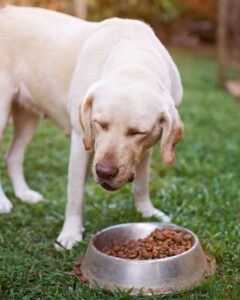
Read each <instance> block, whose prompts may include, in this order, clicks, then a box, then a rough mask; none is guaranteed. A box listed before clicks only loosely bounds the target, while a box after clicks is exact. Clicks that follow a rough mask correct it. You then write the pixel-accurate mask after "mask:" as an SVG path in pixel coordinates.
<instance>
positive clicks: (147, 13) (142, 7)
mask: <svg viewBox="0 0 240 300" xmlns="http://www.w3.org/2000/svg"><path fill="white" fill-rule="evenodd" d="M87 3H88V7H89V18H90V19H93V20H102V19H105V18H109V17H112V16H116V17H123V18H126V17H127V18H134V19H143V20H145V21H147V22H149V23H150V24H152V25H154V24H158V23H170V22H173V21H175V20H176V19H177V18H178V17H179V16H180V14H181V13H182V11H183V10H184V9H185V4H184V2H183V1H179V0H160V1H159V0H149V1H146V0H123V1H118V0H87Z"/></svg>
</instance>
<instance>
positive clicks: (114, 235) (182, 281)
mask: <svg viewBox="0 0 240 300" xmlns="http://www.w3.org/2000/svg"><path fill="white" fill-rule="evenodd" d="M156 228H160V229H163V228H172V229H181V230H183V231H185V232H187V233H190V234H191V235H192V236H193V238H194V244H193V247H192V248H191V249H189V250H188V251H186V252H184V253H181V254H179V255H176V256H172V257H167V258H162V259H150V260H130V259H123V258H117V257H113V256H109V255H106V254H104V253H102V252H101V251H99V250H101V249H103V248H104V247H110V246H112V243H113V242H114V241H123V240H124V241H125V240H129V239H139V238H145V237H146V236H147V235H149V234H150V233H151V232H152V231H153V230H154V229H156ZM214 271H215V263H214V261H213V260H212V259H211V258H210V257H209V256H207V255H206V254H204V252H203V250H202V247H201V245H200V242H199V240H198V238H197V236H196V235H195V234H194V233H193V232H191V231H190V230H188V229H185V228H183V227H180V226H176V225H173V224H163V223H128V224H122V225H116V226H112V227H108V228H106V229H104V230H102V231H100V232H98V233H97V234H96V235H95V236H94V237H93V238H92V239H91V241H90V243H89V245H88V249H87V252H86V254H85V256H84V258H83V260H82V263H81V272H82V274H83V276H84V277H85V278H87V280H88V281H89V284H90V286H92V287H94V286H95V285H98V286H100V287H102V288H104V289H107V290H113V289H116V288H119V289H122V290H128V289H132V294H138V293H139V292H140V291H141V292H142V293H144V294H146V295H147V294H152V293H155V294H165V293H174V292H179V291H181V290H187V289H190V288H192V287H193V286H195V285H197V284H198V283H200V282H201V281H202V280H203V279H204V278H205V277H207V276H209V275H211V274H213V273H214Z"/></svg>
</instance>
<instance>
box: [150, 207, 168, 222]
mask: <svg viewBox="0 0 240 300" xmlns="http://www.w3.org/2000/svg"><path fill="white" fill-rule="evenodd" d="M152 216H154V217H156V218H158V219H160V220H161V221H163V222H164V223H171V218H170V217H169V216H167V215H165V213H164V212H162V211H161V210H159V209H156V208H154V210H153V214H152Z"/></svg>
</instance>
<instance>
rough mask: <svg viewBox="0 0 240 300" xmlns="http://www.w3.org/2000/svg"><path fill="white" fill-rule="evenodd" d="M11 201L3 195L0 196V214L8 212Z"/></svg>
mask: <svg viewBox="0 0 240 300" xmlns="http://www.w3.org/2000/svg"><path fill="white" fill-rule="evenodd" d="M12 207H13V206H12V203H11V201H10V200H9V199H8V198H7V197H6V196H5V195H1V198H0V213H1V214H8V213H10V211H11V210H12Z"/></svg>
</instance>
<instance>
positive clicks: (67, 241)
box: [55, 231, 82, 250]
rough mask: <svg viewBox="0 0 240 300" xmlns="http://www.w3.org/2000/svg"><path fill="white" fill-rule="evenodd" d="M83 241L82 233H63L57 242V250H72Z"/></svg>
mask: <svg viewBox="0 0 240 300" xmlns="http://www.w3.org/2000/svg"><path fill="white" fill-rule="evenodd" d="M81 241H82V232H79V231H78V232H64V231H63V232H61V233H60V235H59V237H58V238H57V241H56V242H55V249H56V250H63V249H66V250H71V249H72V247H73V246H74V245H75V244H76V243H78V242H81Z"/></svg>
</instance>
